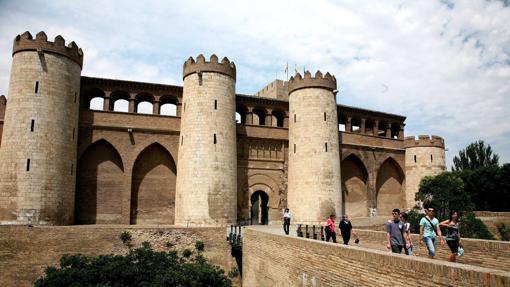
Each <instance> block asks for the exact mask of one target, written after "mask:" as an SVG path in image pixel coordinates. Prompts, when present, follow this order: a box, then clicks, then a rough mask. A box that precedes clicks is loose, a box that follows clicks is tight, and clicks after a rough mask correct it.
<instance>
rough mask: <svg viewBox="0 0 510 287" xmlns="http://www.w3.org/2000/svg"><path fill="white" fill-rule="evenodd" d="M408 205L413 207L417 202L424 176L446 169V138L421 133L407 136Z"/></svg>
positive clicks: (405, 141)
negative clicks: (417, 194)
mask: <svg viewBox="0 0 510 287" xmlns="http://www.w3.org/2000/svg"><path fill="white" fill-rule="evenodd" d="M404 143H405V148H406V159H405V165H406V205H407V208H409V209H412V208H413V207H414V206H415V204H416V202H415V200H414V197H415V194H416V193H417V192H418V191H419V187H420V181H421V179H422V178H423V177H425V176H429V175H436V174H439V173H441V172H443V171H445V170H446V164H445V149H444V140H443V138H441V137H438V136H432V137H429V136H428V135H420V136H418V139H415V138H414V136H410V137H406V138H405V140H404Z"/></svg>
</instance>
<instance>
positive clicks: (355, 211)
mask: <svg viewBox="0 0 510 287" xmlns="http://www.w3.org/2000/svg"><path fill="white" fill-rule="evenodd" d="M341 170H342V173H341V174H342V193H343V197H342V198H343V202H342V204H343V210H344V213H345V214H348V215H349V216H351V217H365V216H368V188H367V182H368V171H367V168H366V166H365V164H364V163H363V161H361V159H360V158H359V157H358V156H356V155H355V154H350V155H348V156H347V157H346V158H345V159H344V160H342V163H341Z"/></svg>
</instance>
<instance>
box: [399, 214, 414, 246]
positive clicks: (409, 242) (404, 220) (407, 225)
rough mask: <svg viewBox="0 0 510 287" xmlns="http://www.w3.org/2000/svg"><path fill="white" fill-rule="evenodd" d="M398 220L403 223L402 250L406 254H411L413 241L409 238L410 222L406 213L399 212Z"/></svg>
mask: <svg viewBox="0 0 510 287" xmlns="http://www.w3.org/2000/svg"><path fill="white" fill-rule="evenodd" d="M400 221H402V223H404V240H405V242H406V244H405V245H404V251H405V253H406V255H413V248H414V247H413V241H412V240H411V223H410V222H408V221H407V213H405V212H402V213H401V214H400Z"/></svg>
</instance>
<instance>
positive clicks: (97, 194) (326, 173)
mask: <svg viewBox="0 0 510 287" xmlns="http://www.w3.org/2000/svg"><path fill="white" fill-rule="evenodd" d="M12 55H13V60H12V68H11V76H10V83H9V92H8V105H7V99H6V98H5V97H4V96H2V97H1V98H0V119H1V121H0V127H1V129H0V131H1V135H2V140H1V147H0V223H1V224H41V225H69V224H103V223H112V224H175V225H179V226H221V225H226V224H235V223H245V224H268V223H271V222H279V221H280V219H281V210H282V209H283V208H285V207H288V208H290V209H291V212H292V213H293V221H294V223H309V224H316V223H319V222H324V221H325V219H326V218H327V216H328V215H329V214H337V215H340V214H343V213H347V214H349V215H350V216H351V217H369V216H375V215H376V214H379V215H389V214H390V213H391V210H392V209H393V208H401V209H406V208H411V207H412V206H413V205H414V195H415V193H416V192H417V190H418V184H419V181H420V179H421V178H422V177H423V176H426V175H431V174H436V173H439V172H441V171H443V170H444V169H445V155H444V153H445V152H444V151H445V149H444V141H443V139H442V138H440V137H437V136H431V137H429V136H419V137H418V139H415V137H414V136H412V137H404V126H405V124H404V122H405V119H406V118H405V117H404V116H400V115H394V114H390V113H384V112H379V111H373V110H367V109H363V108H358V107H352V106H346V105H338V104H337V101H336V100H337V97H338V96H339V95H337V81H336V79H335V77H334V76H332V75H330V74H329V73H326V74H322V73H321V72H320V71H317V72H316V73H315V74H314V75H312V74H311V73H310V72H305V73H304V75H300V74H299V73H298V74H296V75H295V76H293V77H291V78H290V80H289V81H288V82H285V81H280V80H276V81H273V82H272V83H270V84H269V85H268V86H266V87H264V88H263V89H262V90H261V91H259V92H258V93H256V94H255V95H241V94H236V89H235V84H236V66H235V64H234V63H233V62H231V61H230V60H228V59H227V58H223V59H222V60H221V61H220V60H219V59H218V57H216V56H215V55H212V56H211V57H210V58H209V60H206V59H205V58H204V56H202V55H199V56H198V57H197V58H196V59H193V58H189V59H188V60H187V61H186V62H185V63H184V67H183V86H173V85H163V84H153V83H142V82H133V81H123V80H111V79H102V78H91V77H85V76H82V75H81V70H82V64H83V52H82V50H81V49H80V48H78V46H77V45H76V44H75V43H74V42H71V43H70V44H69V45H67V46H66V45H65V41H64V39H63V38H62V37H61V36H57V37H56V38H55V39H54V41H53V42H51V41H48V39H47V36H46V34H45V33H44V32H40V33H38V34H37V35H36V36H35V38H33V37H32V35H31V34H30V33H29V32H25V33H24V34H22V35H18V36H17V37H16V38H15V40H14V46H13V53H12ZM98 100H99V101H100V102H102V105H103V108H102V110H92V109H90V103H91V101H98ZM121 102H124V103H126V102H127V103H128V110H127V111H124V112H120V111H118V109H116V106H117V103H121ZM148 103H149V104H151V105H152V109H153V113H152V114H142V113H139V112H138V107H139V105H140V104H148ZM165 107H173V109H174V110H175V113H173V114H170V115H169V114H166V115H162V114H161V111H162V110H164V109H166V108H165Z"/></svg>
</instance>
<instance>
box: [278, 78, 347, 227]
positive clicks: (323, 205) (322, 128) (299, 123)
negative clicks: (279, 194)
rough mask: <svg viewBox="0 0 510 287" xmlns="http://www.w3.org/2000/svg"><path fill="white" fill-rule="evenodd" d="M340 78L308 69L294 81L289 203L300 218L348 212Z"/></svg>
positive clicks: (300, 220)
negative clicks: (343, 178)
mask: <svg viewBox="0 0 510 287" xmlns="http://www.w3.org/2000/svg"><path fill="white" fill-rule="evenodd" d="M335 93H336V79H335V77H333V76H331V75H330V74H329V73H326V75H324V76H322V73H321V72H320V71H317V73H316V74H315V77H312V76H311V74H310V72H308V71H306V72H305V74H304V77H303V78H302V77H301V75H300V74H299V73H298V74H296V76H294V77H291V78H290V80H289V113H290V116H289V117H290V119H289V166H288V170H289V175H288V194H287V203H288V207H289V208H290V210H291V212H292V213H293V220H294V222H296V223H304V224H319V223H322V222H324V221H325V220H326V219H327V218H328V217H329V215H330V214H335V215H340V214H341V213H342V210H341V206H342V191H341V178H340V153H339V141H338V117H337V105H336V100H335Z"/></svg>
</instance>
